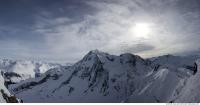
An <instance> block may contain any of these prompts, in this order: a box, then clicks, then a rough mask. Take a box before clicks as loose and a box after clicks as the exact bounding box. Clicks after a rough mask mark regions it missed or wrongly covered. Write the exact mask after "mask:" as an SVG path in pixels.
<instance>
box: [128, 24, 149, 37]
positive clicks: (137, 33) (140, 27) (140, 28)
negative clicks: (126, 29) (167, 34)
mask: <svg viewBox="0 0 200 105" xmlns="http://www.w3.org/2000/svg"><path fill="white" fill-rule="evenodd" d="M150 32H151V29H150V27H149V24H148V23H136V24H135V25H134V26H133V27H132V28H131V34H133V36H134V37H138V38H148V37H149V34H150Z"/></svg>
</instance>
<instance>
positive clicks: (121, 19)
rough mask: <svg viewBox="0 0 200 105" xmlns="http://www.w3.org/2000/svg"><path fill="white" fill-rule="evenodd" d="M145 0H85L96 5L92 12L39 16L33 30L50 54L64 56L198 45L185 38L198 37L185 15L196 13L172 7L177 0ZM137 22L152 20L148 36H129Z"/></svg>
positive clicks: (148, 53)
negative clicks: (73, 16) (80, 16)
mask: <svg viewBox="0 0 200 105" xmlns="http://www.w3.org/2000/svg"><path fill="white" fill-rule="evenodd" d="M145 2H147V1H146V0H142V1H139V0H136V1H131V0H126V1H121V0H117V1H113V2H112V1H111V2H105V1H102V2H99V1H87V2H85V3H86V4H87V5H89V6H91V7H93V8H96V10H97V11H96V13H95V14H88V15H84V16H83V19H82V21H80V22H71V21H73V19H70V18H69V17H59V18H53V19H46V18H44V19H39V22H38V23H37V24H36V26H39V29H38V30H37V31H38V32H40V33H41V34H43V35H45V43H46V45H47V46H48V49H50V50H49V51H50V53H51V54H52V55H56V57H60V58H62V57H64V58H66V59H70V58H71V56H73V57H74V58H73V59H80V56H83V55H84V54H85V53H87V52H88V51H89V50H93V49H100V50H103V51H106V52H110V53H113V54H120V53H124V52H131V53H137V54H139V55H142V56H145V57H150V56H157V55H161V54H165V53H177V52H184V51H190V50H193V49H194V48H192V47H191V45H193V46H194V47H198V45H196V44H197V42H196V43H193V42H191V41H190V40H188V39H192V40H193V41H194V42H195V41H197V40H195V38H199V37H198V36H197V34H196V33H195V32H197V30H196V29H197V27H198V25H197V24H195V22H199V21H198V20H194V22H189V21H187V19H186V18H188V17H189V18H192V16H193V18H197V17H198V15H197V13H194V12H191V11H189V12H187V13H184V14H181V13H180V11H179V10H178V9H176V8H175V7H174V6H176V5H175V4H174V2H178V0H176V1H175V0H170V1H165V2H163V1H162V0H150V1H149V4H148V5H147V3H145ZM166 4H168V6H169V7H168V8H167V7H166V6H165V5H166ZM170 7H171V8H170ZM190 15H191V16H190ZM137 22H147V23H150V24H152V27H151V28H152V30H153V31H154V32H153V33H152V34H151V35H150V36H151V38H150V39H142V38H130V37H131V36H132V35H130V33H129V29H130V27H132V26H133V25H134V24H135V23H137ZM196 25H197V26H196ZM46 26H47V28H45V27H46ZM133 36H134V35H133ZM174 49H175V50H174ZM154 52H159V53H154ZM155 54H157V55H155Z"/></svg>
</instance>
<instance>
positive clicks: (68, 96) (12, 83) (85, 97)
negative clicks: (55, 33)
mask: <svg viewBox="0 0 200 105" xmlns="http://www.w3.org/2000/svg"><path fill="white" fill-rule="evenodd" d="M199 58H200V57H199V56H185V57H182V56H173V55H164V56H159V57H154V58H150V59H143V58H141V57H140V56H137V55H133V54H129V53H126V54H121V55H120V56H116V55H110V54H108V53H104V52H100V51H98V50H94V51H90V52H89V53H88V54H86V55H85V56H84V57H83V59H82V60H80V61H79V62H77V63H75V64H73V65H61V64H53V63H43V62H34V61H13V60H6V59H2V60H0V70H1V78H0V84H1V87H0V88H1V90H4V91H5V93H6V94H8V96H15V97H17V98H16V100H18V102H20V101H21V102H22V101H23V102H166V103H168V102H200V91H199V87H200V60H198V59H199ZM19 99H20V100H19ZM0 101H1V102H7V101H6V100H5V98H3V94H2V93H0Z"/></svg>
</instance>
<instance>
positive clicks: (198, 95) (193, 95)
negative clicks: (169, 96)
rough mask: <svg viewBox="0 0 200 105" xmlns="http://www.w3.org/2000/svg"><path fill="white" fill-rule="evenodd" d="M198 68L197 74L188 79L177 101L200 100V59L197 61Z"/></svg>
mask: <svg viewBox="0 0 200 105" xmlns="http://www.w3.org/2000/svg"><path fill="white" fill-rule="evenodd" d="M196 69H197V72H196V74H195V75H194V76H191V77H190V78H189V79H188V80H187V82H186V83H185V86H184V87H183V89H182V90H181V91H180V95H179V96H178V97H177V99H176V100H175V102H185V103H188V102H193V103H194V102H195V103H199V102H200V91H199V88H200V60H197V61H196Z"/></svg>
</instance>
